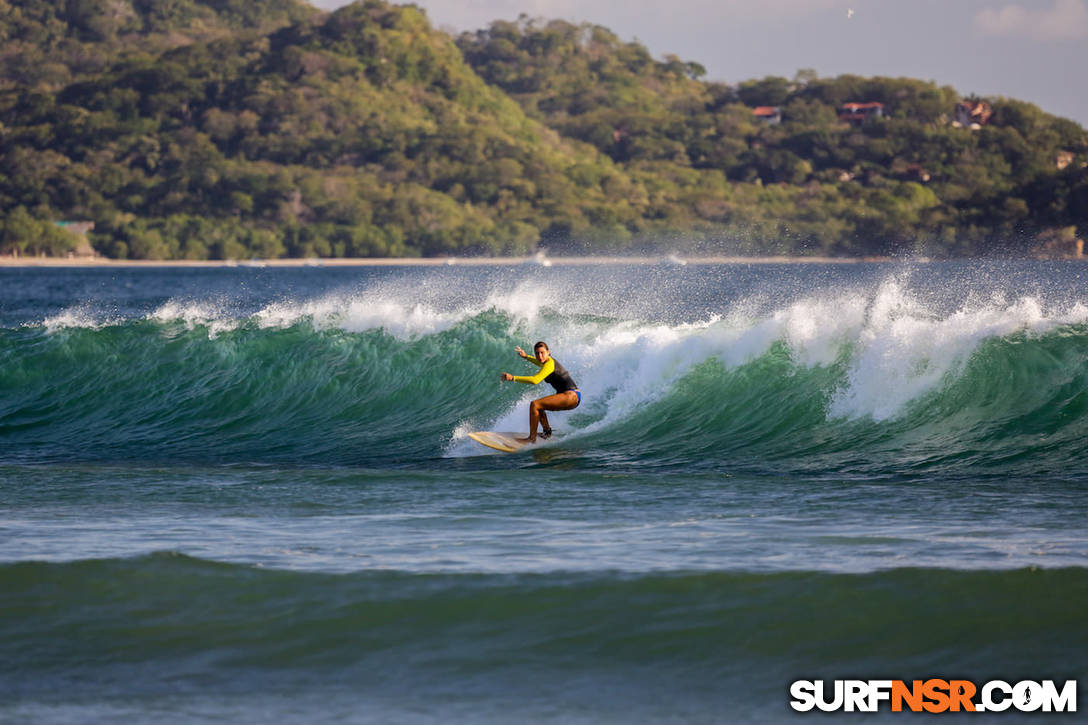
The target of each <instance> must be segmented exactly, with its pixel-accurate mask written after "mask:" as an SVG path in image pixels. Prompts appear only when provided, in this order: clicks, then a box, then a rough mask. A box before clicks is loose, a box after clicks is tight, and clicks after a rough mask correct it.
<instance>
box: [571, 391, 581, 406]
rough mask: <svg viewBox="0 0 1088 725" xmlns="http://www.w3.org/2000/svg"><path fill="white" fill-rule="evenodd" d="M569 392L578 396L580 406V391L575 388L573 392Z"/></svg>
mask: <svg viewBox="0 0 1088 725" xmlns="http://www.w3.org/2000/svg"><path fill="white" fill-rule="evenodd" d="M570 392H572V393H574V394H575V395H577V396H578V405H581V404H582V391H581V390H578V389H577V388H576V389H574V390H572V391H570Z"/></svg>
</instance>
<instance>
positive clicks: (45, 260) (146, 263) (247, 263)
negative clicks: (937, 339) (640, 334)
mask: <svg viewBox="0 0 1088 725" xmlns="http://www.w3.org/2000/svg"><path fill="white" fill-rule="evenodd" d="M895 261H901V260H895V259H892V258H890V257H787V256H771V257H691V258H686V257H684V258H676V257H661V256H656V257H649V256H640V257H615V256H578V257H548V258H539V257H352V258H320V259H316V258H310V259H299V258H291V259H259V260H257V259H255V260H223V259H214V260H191V259H160V260H152V259H108V258H106V257H93V258H89V257H82V258H80V257H7V256H5V257H0V267H10V268H29V267H81V268H95V267H97V268H104V269H106V268H140V267H194V268H214V267H240V268H266V267H313V268H321V267H398V266H404V267H474V266H507V267H511V266H520V265H525V266H538V267H550V266H556V267H563V266H579V265H642V266H646V265H661V266H675V267H680V266H684V265H688V264H690V265H710V264H866V263H868V264H883V263H889V262H895ZM911 261H913V262H928V261H930V260H929V259H928V258H926V257H919V258H915V259H912V260H911Z"/></svg>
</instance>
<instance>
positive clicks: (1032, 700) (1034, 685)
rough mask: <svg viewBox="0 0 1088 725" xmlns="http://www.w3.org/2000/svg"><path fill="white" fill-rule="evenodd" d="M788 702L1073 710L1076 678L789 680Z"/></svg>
mask: <svg viewBox="0 0 1088 725" xmlns="http://www.w3.org/2000/svg"><path fill="white" fill-rule="evenodd" d="M790 697H792V698H793V699H792V700H790V707H792V708H793V709H794V710H797V711H798V712H809V711H810V710H813V709H818V710H822V711H823V712H840V711H841V712H877V711H878V710H880V709H881V707H882V706H884V705H890V706H891V711H892V712H903V711H907V712H1004V711H1005V710H1009V709H1010V708H1011V709H1013V710H1019V711H1020V712H1076V711H1077V681H1076V680H1066V681H1065V683H1064V684H1063V685H1062V686H1061V688H1060V689H1059V688H1058V686H1057V685H1056V684H1055V683H1054V681H1053V680H1043V681H1041V682H1035V681H1033V680H1023V681H1021V682H1017V683H1015V684H1010V683H1008V682H1005V681H1004V680H990V681H989V682H987V683H985V684H983V685H982V686H981V687H979V686H977V685H976V684H975V683H974V682H971V681H970V680H940V679H929V680H911V681H910V683H909V684H908V683H907V682H906V681H905V680H835V681H834V683H833V684H832V685H831V686H830V687H828V686H826V685H825V683H824V681H823V680H797V681H796V682H794V683H793V684H791V685H790Z"/></svg>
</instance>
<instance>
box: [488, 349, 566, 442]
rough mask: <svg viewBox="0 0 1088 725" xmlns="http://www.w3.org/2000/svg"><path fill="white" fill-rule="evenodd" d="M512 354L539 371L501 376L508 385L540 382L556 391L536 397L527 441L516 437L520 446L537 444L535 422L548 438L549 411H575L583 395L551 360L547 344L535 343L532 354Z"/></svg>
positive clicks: (531, 404) (542, 435)
mask: <svg viewBox="0 0 1088 725" xmlns="http://www.w3.org/2000/svg"><path fill="white" fill-rule="evenodd" d="M514 352H516V353H517V354H518V356H519V357H521V358H523V359H525V360H528V361H529V362H531V363H533V364H534V365H536V366H537V367H539V368H540V372H538V373H537V374H536V375H511V374H510V373H503V374H502V379H503V380H505V381H507V382H510V381H513V382H515V383H531V384H532V385H537V384H538V383H540V381H541V380H543V381H545V382H546V383H548V384H549V385H551V386H552V387H553V388H555V394H554V395H549V396H546V397H544V398H537V399H536V400H534V401H533V402H531V403H529V436H528V437H527V438H518V440H519V441H522V442H523V443H536V427H537V424H538V423H539V424H540V425H541V434H540V435H541V437H542V438H549V437H551V434H552V427H551V426H550V425H548V411H549V410H573V409H575V408H577V407H578V404H579V403H581V402H582V392H581V391H580V390H578V385H577V384H576V383H575V382H574V379H573V378H572V377H571V376H570V373H568V372H567V369H566V368H564V367H563V366H562V365H560V364H559V361H557V360H556V359H555V358H553V357H552V353H551V350H549V349H548V343H546V342H538V343H537V344H536V345H534V346H533V355H526V354H525V351H524V350H522V349H521V348H520V347H516V348H514ZM534 355H535V357H534Z"/></svg>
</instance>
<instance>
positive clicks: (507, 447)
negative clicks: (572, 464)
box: [468, 430, 540, 453]
mask: <svg viewBox="0 0 1088 725" xmlns="http://www.w3.org/2000/svg"><path fill="white" fill-rule="evenodd" d="M468 437H469V438H471V439H472V440H474V441H476V442H477V443H479V444H481V445H485V446H487V447H488V448H494V449H495V450H496V451H502V452H503V453H514V452H516V451H520V450H521V449H522V448H524V447H525V446H530V445H532V443H526V442H525V441H519V440H518V438H524V437H525V434H524V433H498V432H496V431H492V430H478V431H476V432H475V433H469V434H468ZM537 440H540V439H539V438H538V439H537Z"/></svg>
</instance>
